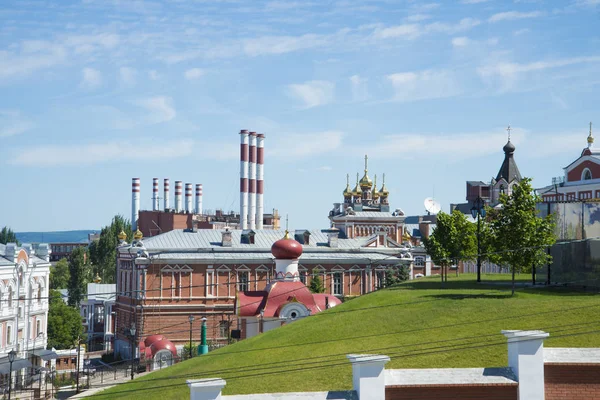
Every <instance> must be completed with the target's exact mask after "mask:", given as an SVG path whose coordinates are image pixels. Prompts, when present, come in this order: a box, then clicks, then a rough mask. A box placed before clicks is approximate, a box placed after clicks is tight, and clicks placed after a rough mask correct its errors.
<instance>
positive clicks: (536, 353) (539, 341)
mask: <svg viewBox="0 0 600 400" xmlns="http://www.w3.org/2000/svg"><path fill="white" fill-rule="evenodd" d="M502 334H503V335H504V336H506V338H507V339H508V366H509V367H510V368H511V369H512V371H513V372H514V374H515V376H516V377H517V382H519V390H518V393H519V400H544V398H545V397H544V396H545V395H544V339H545V338H547V337H548V336H550V334H548V333H547V332H544V331H502Z"/></svg>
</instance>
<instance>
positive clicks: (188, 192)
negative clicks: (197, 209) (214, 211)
mask: <svg viewBox="0 0 600 400" xmlns="http://www.w3.org/2000/svg"><path fill="white" fill-rule="evenodd" d="M185 211H187V212H188V213H192V212H194V209H193V208H192V184H191V183H186V184H185Z"/></svg>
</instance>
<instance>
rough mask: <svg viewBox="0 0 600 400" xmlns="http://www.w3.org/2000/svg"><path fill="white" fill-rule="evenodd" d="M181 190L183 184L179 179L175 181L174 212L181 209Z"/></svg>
mask: <svg viewBox="0 0 600 400" xmlns="http://www.w3.org/2000/svg"><path fill="white" fill-rule="evenodd" d="M182 190H183V184H182V183H181V181H175V212H181V211H183V207H182V204H181V203H182V199H181V192H182Z"/></svg>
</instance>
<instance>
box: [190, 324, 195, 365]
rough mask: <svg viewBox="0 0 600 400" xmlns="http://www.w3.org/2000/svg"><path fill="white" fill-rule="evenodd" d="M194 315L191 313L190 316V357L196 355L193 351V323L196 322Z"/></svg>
mask: <svg viewBox="0 0 600 400" xmlns="http://www.w3.org/2000/svg"><path fill="white" fill-rule="evenodd" d="M194 320H195V318H194V316H193V315H190V316H189V317H188V321H190V358H192V357H194V352H193V351H192V324H193V323H194Z"/></svg>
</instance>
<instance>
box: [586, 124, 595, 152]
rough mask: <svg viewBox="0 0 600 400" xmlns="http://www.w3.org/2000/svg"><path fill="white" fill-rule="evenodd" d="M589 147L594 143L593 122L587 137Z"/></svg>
mask: <svg viewBox="0 0 600 400" xmlns="http://www.w3.org/2000/svg"><path fill="white" fill-rule="evenodd" d="M587 143H588V148H591V147H592V145H593V144H594V137H593V136H592V123H591V122H590V134H589V135H588V137H587Z"/></svg>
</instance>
